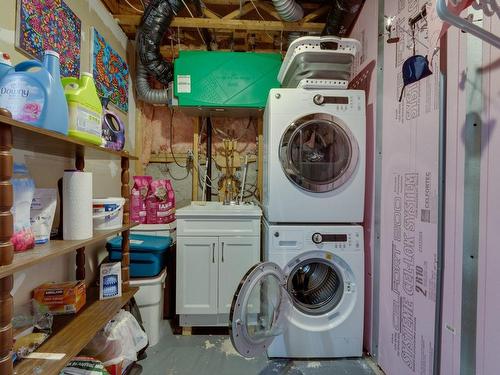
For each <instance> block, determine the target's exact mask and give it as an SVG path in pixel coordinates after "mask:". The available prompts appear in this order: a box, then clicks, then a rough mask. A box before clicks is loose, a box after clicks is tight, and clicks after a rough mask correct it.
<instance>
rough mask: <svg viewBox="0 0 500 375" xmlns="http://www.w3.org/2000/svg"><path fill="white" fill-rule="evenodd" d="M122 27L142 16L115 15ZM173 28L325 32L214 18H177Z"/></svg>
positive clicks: (315, 26) (310, 25) (314, 26)
mask: <svg viewBox="0 0 500 375" xmlns="http://www.w3.org/2000/svg"><path fill="white" fill-rule="evenodd" d="M115 18H116V19H117V20H118V23H119V24H120V25H125V26H137V25H139V23H140V22H141V16H140V15H131V14H119V15H115ZM170 26H172V27H185V28H201V29H216V30H217V29H225V30H227V29H229V30H248V31H249V32H251V31H259V30H261V31H287V32H290V31H302V32H318V31H321V30H323V27H324V24H323V23H314V22H281V21H259V20H235V19H231V20H227V19H212V18H189V17H175V18H174V19H173V20H172V23H171V24H170Z"/></svg>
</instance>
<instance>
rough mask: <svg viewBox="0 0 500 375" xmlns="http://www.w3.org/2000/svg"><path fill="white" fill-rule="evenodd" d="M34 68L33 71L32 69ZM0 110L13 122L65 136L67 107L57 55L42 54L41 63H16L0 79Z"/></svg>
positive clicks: (52, 52)
mask: <svg viewBox="0 0 500 375" xmlns="http://www.w3.org/2000/svg"><path fill="white" fill-rule="evenodd" d="M33 68H37V70H32V69H33ZM0 107H2V108H6V109H8V110H9V111H10V113H11V114H12V117H13V118H14V119H15V120H19V121H23V122H26V123H29V124H31V125H35V126H38V127H41V128H44V129H47V130H53V131H56V132H59V133H62V134H68V106H67V105H66V99H65V97H64V90H63V88H62V85H61V77H60V73H59V54H57V52H54V51H45V54H44V57H43V63H41V62H40V61H38V60H28V61H23V62H22V63H20V64H17V65H16V66H15V68H14V69H12V70H10V71H8V72H7V73H6V74H5V75H4V76H3V78H1V79H0Z"/></svg>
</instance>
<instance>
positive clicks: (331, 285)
mask: <svg viewBox="0 0 500 375" xmlns="http://www.w3.org/2000/svg"><path fill="white" fill-rule="evenodd" d="M345 277H347V279H345ZM354 285H355V283H354V276H353V275H352V271H351V269H350V267H349V266H348V264H347V263H346V262H345V261H344V260H342V258H341V257H338V256H336V257H335V259H334V255H333V254H332V253H330V252H328V251H321V250H314V251H308V252H305V253H303V254H300V255H298V256H296V257H294V258H293V259H292V260H290V262H288V264H287V265H286V266H285V267H284V269H282V268H281V267H280V266H278V265H277V264H276V263H273V262H263V263H258V264H257V265H255V266H254V267H252V268H251V269H250V270H249V271H248V272H247V274H246V275H245V276H243V279H242V280H241V282H240V285H239V286H238V289H237V290H236V293H235V295H234V298H233V303H232V306H231V312H230V316H229V319H230V329H231V341H232V342H233V345H234V348H235V349H236V350H237V351H238V352H239V353H240V354H241V355H242V356H244V357H248V358H251V357H255V356H256V355H260V354H262V353H263V352H264V351H265V350H266V349H267V348H268V347H269V345H271V343H272V342H273V340H274V338H275V337H276V336H279V335H281V334H282V333H284V331H285V330H286V328H287V327H288V325H289V322H290V320H291V319H292V314H291V312H292V310H293V309H294V308H295V309H297V310H299V311H300V312H301V313H303V314H305V315H309V316H317V315H324V314H330V313H331V312H332V311H333V310H335V309H336V308H338V306H339V305H340V304H343V305H344V306H345V309H346V310H345V311H348V310H349V311H351V310H352V308H353V306H354V302H355V299H356V296H355V292H354V291H355V290H354ZM345 288H346V289H347V291H348V292H347V294H345V293H344V289H345ZM344 297H345V298H344Z"/></svg>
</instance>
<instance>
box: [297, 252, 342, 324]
mask: <svg viewBox="0 0 500 375" xmlns="http://www.w3.org/2000/svg"><path fill="white" fill-rule="evenodd" d="M287 288H288V292H289V293H290V296H291V297H292V301H293V304H294V306H295V307H296V308H297V309H298V310H300V311H302V312H303V313H306V314H309V315H321V314H326V313H328V312H330V311H331V310H333V309H334V308H335V307H336V306H337V305H338V304H339V302H340V300H341V299H342V295H343V293H344V282H343V280H342V274H341V273H340V271H339V270H338V269H337V267H336V266H335V265H334V264H333V263H330V262H328V261H326V260H324V259H319V258H317V259H308V260H305V261H303V262H301V263H299V264H298V265H297V266H295V268H294V269H293V270H292V272H290V276H289V277H288V282H287Z"/></svg>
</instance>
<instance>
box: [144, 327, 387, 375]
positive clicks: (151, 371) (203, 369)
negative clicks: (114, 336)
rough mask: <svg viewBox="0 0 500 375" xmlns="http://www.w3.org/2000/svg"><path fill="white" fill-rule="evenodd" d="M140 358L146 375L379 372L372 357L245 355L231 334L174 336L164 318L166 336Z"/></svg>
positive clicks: (361, 374)
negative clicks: (314, 358) (323, 358)
mask: <svg viewBox="0 0 500 375" xmlns="http://www.w3.org/2000/svg"><path fill="white" fill-rule="evenodd" d="M147 354H148V358H146V359H145V360H143V361H141V362H139V364H140V365H141V366H142V368H143V371H142V374H144V375H326V374H328V375H336V374H339V375H340V374H343V375H344V374H345V375H380V374H382V372H380V371H379V370H378V369H377V368H376V366H375V365H374V364H373V362H372V361H371V360H369V359H365V358H363V359H337V360H331V361H291V360H268V359H267V357H266V356H265V355H263V356H260V357H258V358H253V359H246V358H243V357H241V356H240V355H239V354H238V353H237V352H236V351H235V350H234V348H233V345H232V344H231V340H230V339H229V336H218V335H194V336H175V335H173V334H172V331H171V329H170V325H169V324H168V321H164V326H163V337H162V339H161V340H160V342H159V343H158V344H157V345H155V346H154V347H152V348H149V349H148V351H147Z"/></svg>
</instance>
